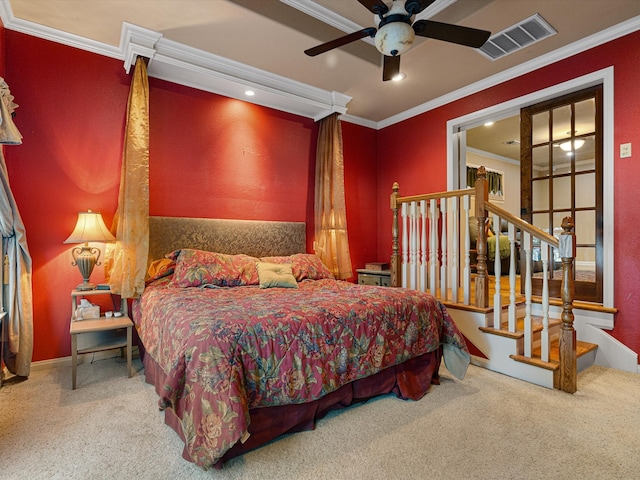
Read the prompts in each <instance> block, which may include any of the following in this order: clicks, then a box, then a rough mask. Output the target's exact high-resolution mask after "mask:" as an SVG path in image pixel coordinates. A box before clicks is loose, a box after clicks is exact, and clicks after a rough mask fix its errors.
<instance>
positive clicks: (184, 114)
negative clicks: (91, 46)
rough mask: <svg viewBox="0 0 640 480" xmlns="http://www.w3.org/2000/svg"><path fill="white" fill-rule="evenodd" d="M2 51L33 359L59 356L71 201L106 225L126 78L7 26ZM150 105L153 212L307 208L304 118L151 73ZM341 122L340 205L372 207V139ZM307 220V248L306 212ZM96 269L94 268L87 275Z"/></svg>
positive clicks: (89, 57) (113, 202)
mask: <svg viewBox="0 0 640 480" xmlns="http://www.w3.org/2000/svg"><path fill="white" fill-rule="evenodd" d="M5 53H6V55H5V56H4V58H6V59H7V61H6V65H7V76H9V77H11V79H12V81H11V83H10V86H11V88H12V92H13V93H14V95H15V97H16V102H17V103H19V104H20V108H19V109H18V111H17V112H18V116H17V117H16V119H15V121H16V124H17V126H18V128H19V129H20V131H21V132H22V134H23V136H24V141H23V145H21V146H16V147H6V148H5V152H6V154H7V155H6V156H7V163H8V169H9V178H10V181H11V186H12V190H13V192H14V195H15V197H16V201H17V203H18V206H19V208H20V213H21V216H22V218H23V221H24V223H25V226H26V231H27V241H28V244H29V249H30V253H31V256H32V258H33V299H34V332H35V343H34V357H33V360H34V361H39V360H46V359H52V358H59V357H64V356H68V355H70V349H71V347H70V339H69V333H68V332H69V321H70V319H69V317H70V303H71V302H70V299H69V292H70V290H71V289H72V288H73V287H74V286H75V285H77V284H78V283H79V282H80V280H81V279H80V275H79V273H78V270H77V268H76V267H73V266H71V264H70V263H71V260H72V259H71V256H70V248H71V246H70V245H64V244H63V243H62V242H63V241H64V240H65V239H66V238H67V236H68V235H69V234H70V233H71V230H72V229H73V226H74V224H75V220H76V212H77V211H80V210H85V209H87V208H90V209H92V210H94V211H102V213H103V216H104V218H105V221H106V223H107V225H110V224H111V221H112V218H113V213H114V212H115V209H116V206H117V196H118V185H119V180H120V165H121V151H122V132H123V129H124V124H125V113H126V102H127V97H128V93H129V84H130V78H129V76H128V75H127V74H126V73H125V71H124V68H123V63H122V62H121V61H118V60H114V59H110V58H106V57H102V56H100V55H95V54H91V53H87V52H84V51H81V50H76V49H73V48H70V47H66V46H63V45H59V44H56V43H53V42H48V41H45V40H41V39H37V38H35V37H30V36H27V35H23V34H20V33H16V32H6V47H5ZM150 114H151V122H150V123H151V134H150V138H151V140H150V142H151V145H150V167H149V177H150V188H149V190H150V211H151V214H152V215H168V216H171V215H187V216H195V217H216V218H241V219H258V220H283V221H308V220H309V219H312V218H313V195H314V189H313V181H314V180H313V178H314V169H315V145H316V138H317V125H316V124H315V123H314V122H313V121H312V120H309V119H306V118H303V117H298V116H295V115H291V114H286V113H282V112H279V111H276V110H272V109H269V108H264V107H259V106H255V105H252V104H249V103H245V102H241V101H237V100H232V99H228V98H224V97H220V96H218V95H213V94H209V93H205V92H201V91H198V90H194V89H190V88H187V87H182V86H179V85H174V84H171V83H168V82H164V81H160V80H156V79H150ZM346 129H347V130H348V131H349V132H350V134H351V135H353V140H348V141H346V142H345V144H346V145H345V150H346V151H347V152H349V154H348V155H346V156H345V175H346V177H347V182H348V187H347V204H348V209H349V210H350V211H353V212H358V207H357V205H355V206H353V207H352V206H351V205H352V204H353V203H357V202H360V201H361V200H363V199H365V200H366V201H368V203H369V205H368V207H367V208H369V209H370V210H371V211H372V212H375V206H374V205H373V204H374V203H375V178H376V172H375V150H373V148H372V147H369V146H368V145H367V144H368V142H370V140H371V138H372V137H375V134H376V132H375V131H372V130H369V129H366V128H363V127H357V126H347V127H346ZM361 152H364V153H361ZM372 159H373V160H374V161H373V162H372ZM362 164H366V165H367V166H368V167H370V169H369V171H367V172H366V174H364V175H360V174H359V173H357V172H356V170H359V169H360V167H361V165H362ZM348 221H349V222H350V225H351V228H352V230H353V238H352V255H353V257H354V258H355V259H357V260H358V261H362V262H364V261H365V260H360V259H361V258H363V259H364V258H365V254H366V255H368V254H369V253H371V254H372V255H373V254H375V252H376V249H377V244H376V235H375V225H370V224H368V223H367V224H365V226H366V228H367V232H366V234H365V233H361V232H359V231H358V229H359V228H361V227H360V225H361V224H360V221H359V218H358V214H357V213H355V214H353V215H351V214H350V215H349V220H348ZM308 225H309V228H308V239H307V240H308V245H309V251H311V245H312V242H313V222H308ZM362 228H364V227H362ZM359 242H362V243H363V247H362V248H361V247H360V245H359ZM366 260H369V258H366ZM360 266H361V265H360ZM103 279H104V272H103V269H102V267H97V268H96V269H95V271H94V273H93V275H92V280H93V281H94V282H99V281H102V280H103Z"/></svg>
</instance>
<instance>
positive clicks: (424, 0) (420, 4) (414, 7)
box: [404, 0, 436, 15]
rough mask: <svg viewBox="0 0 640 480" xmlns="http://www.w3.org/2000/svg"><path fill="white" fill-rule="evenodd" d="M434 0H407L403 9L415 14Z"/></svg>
mask: <svg viewBox="0 0 640 480" xmlns="http://www.w3.org/2000/svg"><path fill="white" fill-rule="evenodd" d="M435 1H436V0H407V1H406V2H405V4H404V9H405V10H406V11H407V12H408V13H410V14H411V15H417V14H418V13H420V12H421V11H423V10H424V9H425V8H427V7H428V6H429V5H431V4H432V3H433V2H435Z"/></svg>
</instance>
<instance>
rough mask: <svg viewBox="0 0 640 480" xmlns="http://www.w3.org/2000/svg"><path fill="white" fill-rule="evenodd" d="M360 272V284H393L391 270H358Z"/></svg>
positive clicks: (381, 285)
mask: <svg viewBox="0 0 640 480" xmlns="http://www.w3.org/2000/svg"><path fill="white" fill-rule="evenodd" d="M356 272H358V284H360V285H378V286H380V287H390V286H391V270H366V269H364V268H363V269H360V270H356Z"/></svg>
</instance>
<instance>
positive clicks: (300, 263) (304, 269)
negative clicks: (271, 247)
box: [260, 253, 333, 282]
mask: <svg viewBox="0 0 640 480" xmlns="http://www.w3.org/2000/svg"><path fill="white" fill-rule="evenodd" d="M260 260H261V261H263V262H270V263H290V264H291V270H292V272H293V276H294V277H295V279H296V280H297V281H298V282H301V281H302V280H306V279H309V280H322V279H323V278H333V274H332V273H331V272H330V271H329V269H328V268H327V267H326V266H325V264H324V263H322V260H320V257H318V256H317V255H315V254H313V253H295V254H293V255H290V256H288V257H263V258H261V259H260Z"/></svg>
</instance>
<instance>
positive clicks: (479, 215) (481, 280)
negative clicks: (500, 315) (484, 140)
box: [475, 166, 489, 308]
mask: <svg viewBox="0 0 640 480" xmlns="http://www.w3.org/2000/svg"><path fill="white" fill-rule="evenodd" d="M475 199H476V212H475V213H476V220H477V221H478V230H477V231H478V236H477V239H476V272H477V276H476V307H482V308H486V307H488V306H489V277H487V231H488V230H489V224H488V223H487V210H486V209H485V206H484V204H485V202H487V201H488V200H489V184H488V182H487V170H486V169H485V167H483V166H481V167H479V168H478V176H477V178H476V195H475Z"/></svg>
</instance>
